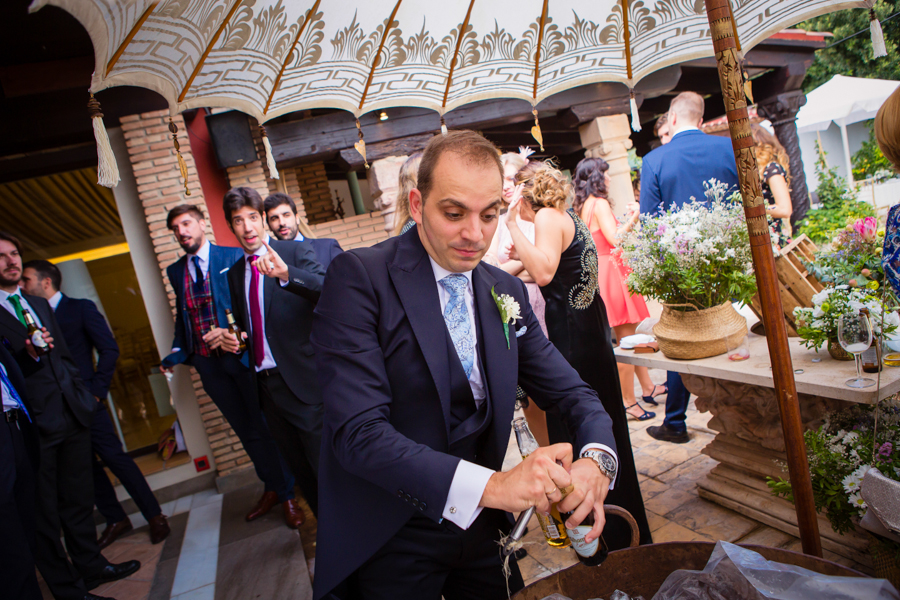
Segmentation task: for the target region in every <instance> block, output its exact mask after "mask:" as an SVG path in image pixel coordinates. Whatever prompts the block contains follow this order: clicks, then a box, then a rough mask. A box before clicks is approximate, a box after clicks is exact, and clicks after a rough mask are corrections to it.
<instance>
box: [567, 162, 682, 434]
mask: <svg viewBox="0 0 900 600" xmlns="http://www.w3.org/2000/svg"><path fill="white" fill-rule="evenodd" d="M608 170H609V164H607V162H606V161H605V160H603V159H602V158H585V159H584V160H582V161H581V162H579V163H578V166H577V167H576V168H575V175H574V177H573V178H572V183H573V185H574V187H575V200H574V202H573V203H572V208H574V209H575V212H577V213H578V214H579V215H580V216H581V219H582V221H584V222H585V224H587V227H588V229H590V231H591V237H592V238H593V239H594V245H595V246H597V284H598V287H599V288H600V297H601V298H603V304H605V305H606V312H607V315H608V316H609V324H610V326H611V327H612V328H613V329H614V330H615V332H616V340H618V341H619V342H621V340H622V338H624V337H627V336H629V335H634V332H635V329H636V328H637V326H638V324H639V323H640V322H641V321H643V320H644V319H646V318H648V317H649V316H650V312H649V311H648V310H647V304H646V302H644V298H643V296H640V295H638V294H632V293H631V292H630V291H629V290H628V285H627V284H626V281H627V278H628V273H629V270H628V268H627V267H626V266H625V265H623V264H622V261H621V259H620V258H619V257H618V256H617V255H616V253H615V252H614V250H615V247H616V239H617V238H618V237H619V236H620V235H621V234H623V233H625V232H626V231H628V230H629V229H631V227H633V226H634V224H635V223H636V222H637V219H638V211H637V210H634V211H633V212H632V213H631V216H630V218H629V220H628V222H627V223H626V224H625V225H623V226H622V227H619V224H618V222H617V221H616V217H615V215H613V211H612V205H611V203H610V200H609V193H608V190H609V174H608V173H607V171H608ZM618 366H619V381H620V383H621V385H622V400H623V402H624V403H625V411H626V412H627V413H628V415H629V416H631V417H633V418H635V419H638V420H639V421H645V420H647V419H652V418H653V417H654V416H656V414H655V413H652V412H647V411H645V410H644V409H643V408H641V406H640V405H639V404H638V403H637V400H636V399H635V397H634V376H635V374H637V376H638V381H640V383H641V389H642V390H643V398H644V401H645V402H648V403H650V404H656V400H655V398H656V397H657V396H661V395H663V394H665V393H666V390H665V386H661V385H660V386H658V385H654V383H653V382H652V381H651V380H650V373H649V371H648V370H647V367H635V366H633V365H627V364H624V363H619V365H618Z"/></svg>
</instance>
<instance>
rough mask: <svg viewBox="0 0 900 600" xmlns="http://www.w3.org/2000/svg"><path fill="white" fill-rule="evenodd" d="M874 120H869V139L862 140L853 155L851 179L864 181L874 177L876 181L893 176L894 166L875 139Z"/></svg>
mask: <svg viewBox="0 0 900 600" xmlns="http://www.w3.org/2000/svg"><path fill="white" fill-rule="evenodd" d="M873 123H874V121H869V122H868V126H869V139H868V140H866V141H865V142H863V144H862V147H861V148H860V149H859V150H857V151H856V154H854V155H853V159H852V160H853V179H854V180H856V181H864V180H866V179H869V178H874V179H875V180H876V181H878V180H881V179H889V178H891V177H893V176H894V167H893V165H891V161H889V160H888V159H886V158H885V157H884V154H882V153H881V148H879V147H878V142H877V141H876V140H875V130H874V128H873Z"/></svg>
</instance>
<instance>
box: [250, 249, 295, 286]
mask: <svg viewBox="0 0 900 600" xmlns="http://www.w3.org/2000/svg"><path fill="white" fill-rule="evenodd" d="M263 245H264V246H265V247H266V250H268V252H267V253H266V254H264V255H263V256H260V257H259V258H257V259H256V260H255V261H253V264H255V265H256V269H257V270H258V271H259V272H260V273H262V274H263V275H265V276H266V277H277V278H278V279H280V280H282V281H287V280H288V276H289V275H288V268H287V264H285V262H284V261H283V260H282V259H281V257H280V256H278V253H277V252H275V251H274V250H272V247H271V246H269V244H268V243H267V242H263Z"/></svg>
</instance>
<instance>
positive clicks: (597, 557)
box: [560, 511, 609, 567]
mask: <svg viewBox="0 0 900 600" xmlns="http://www.w3.org/2000/svg"><path fill="white" fill-rule="evenodd" d="M573 512H574V511H573ZM573 512H566V513H560V516H561V517H562V519H563V522H567V521H568V520H569V519H571V518H572V514H573ZM593 526H594V513H593V512H590V513H588V516H587V517H585V518H584V520H583V521H582V522H581V524H580V525H577V526H575V527H573V528H572V529H569V528H568V527H566V532H567V533H568V534H569V539H570V540H571V541H572V548H574V549H575V554H577V555H578V560H580V561H581V563H582V564H584V565H586V566H588V567H596V566H598V565H600V564H602V563H603V561H605V560H606V555H607V554H609V548H608V547H607V546H606V541H605V540H604V539H603V536H602V535H601V536H600V537H598V538H597V539H596V540H594V541H593V542H591V543H590V544H588V543H587V542H585V541H584V536H586V535H587V534H588V532H589V531H590V530H591V528H592V527H593Z"/></svg>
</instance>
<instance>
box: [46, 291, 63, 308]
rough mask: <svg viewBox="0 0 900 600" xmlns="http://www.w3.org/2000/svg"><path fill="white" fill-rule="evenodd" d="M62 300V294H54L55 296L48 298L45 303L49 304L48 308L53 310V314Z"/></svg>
mask: <svg viewBox="0 0 900 600" xmlns="http://www.w3.org/2000/svg"><path fill="white" fill-rule="evenodd" d="M62 299H63V295H62V292H56V293H55V294H53V295H52V296H50V299H49V300H47V302H49V303H50V308H52V309H53V312H56V307H57V306H59V303H60V302H62Z"/></svg>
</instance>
